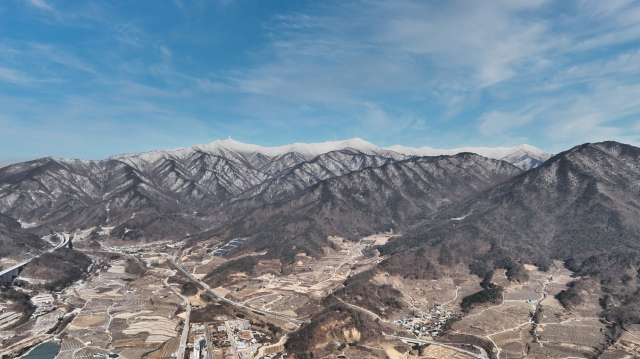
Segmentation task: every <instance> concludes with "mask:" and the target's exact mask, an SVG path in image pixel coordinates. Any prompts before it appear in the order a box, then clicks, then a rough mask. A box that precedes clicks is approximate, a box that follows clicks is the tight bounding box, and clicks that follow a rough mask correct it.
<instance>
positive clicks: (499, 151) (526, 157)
mask: <svg viewBox="0 0 640 359" xmlns="http://www.w3.org/2000/svg"><path fill="white" fill-rule="evenodd" d="M384 149H386V150H390V151H395V152H398V153H402V154H405V155H409V156H443V155H449V156H450V155H455V154H458V153H462V152H471V153H475V154H478V155H480V156H484V157H487V158H492V159H496V160H503V161H506V162H509V163H511V164H513V165H514V166H516V167H519V168H521V169H523V170H528V169H531V168H534V167H537V166H538V165H540V164H541V163H543V162H544V161H546V160H548V159H549V158H551V157H552V156H553V155H554V154H553V153H549V152H545V151H543V150H541V149H539V148H536V147H533V146H529V145H526V144H525V145H520V146H516V147H495V148H489V147H461V148H454V149H451V150H440V149H435V148H431V147H420V148H413V147H406V146H402V145H395V146H391V147H385V148H384Z"/></svg>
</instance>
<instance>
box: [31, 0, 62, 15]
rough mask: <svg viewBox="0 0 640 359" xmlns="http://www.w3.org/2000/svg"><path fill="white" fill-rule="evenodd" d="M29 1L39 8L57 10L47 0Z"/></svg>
mask: <svg viewBox="0 0 640 359" xmlns="http://www.w3.org/2000/svg"><path fill="white" fill-rule="evenodd" d="M28 2H29V3H30V4H31V5H32V6H35V7H37V8H38V9H43V10H49V11H53V12H56V9H54V8H53V6H51V5H49V3H47V2H46V1H45V0H28Z"/></svg>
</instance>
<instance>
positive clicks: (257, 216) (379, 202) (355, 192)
mask: <svg viewBox="0 0 640 359" xmlns="http://www.w3.org/2000/svg"><path fill="white" fill-rule="evenodd" d="M521 172H522V171H521V170H520V169H518V168H517V167H515V166H513V165H511V164H509V163H507V162H504V161H497V160H493V159H489V158H486V157H482V156H478V155H475V154H471V153H462V154H458V155H455V156H438V157H421V158H415V159H409V160H405V161H401V162H396V163H389V164H386V165H383V166H380V167H375V168H365V169H362V170H359V171H354V172H351V173H349V174H346V175H344V176H339V177H334V178H330V179H327V180H324V181H321V182H319V183H317V184H315V185H313V186H311V187H310V188H308V189H306V190H304V191H303V192H301V193H299V194H297V195H295V196H293V197H290V198H289V199H286V200H282V201H278V202H275V203H273V204H268V205H265V206H262V207H260V208H258V209H255V210H253V211H251V212H249V213H248V214H247V215H245V216H242V217H240V218H239V219H238V220H236V221H234V222H231V223H229V224H227V225H226V226H225V227H224V228H222V229H217V230H215V231H213V232H211V233H204V234H202V235H200V236H199V237H200V238H204V237H207V236H209V237H210V236H211V235H214V233H215V234H216V235H220V234H223V233H225V232H226V234H227V235H228V236H231V237H236V236H247V237H253V238H254V241H253V242H252V244H251V246H253V247H252V250H255V251H262V250H265V249H267V250H271V251H273V252H272V253H271V254H270V255H271V256H275V257H277V258H284V257H291V258H292V256H293V255H294V254H295V253H296V252H306V253H308V254H309V255H319V254H321V253H322V249H321V246H324V245H326V238H327V236H328V235H337V236H344V237H354V238H357V237H360V236H364V235H368V234H371V233H375V232H376V231H388V230H389V229H393V228H396V229H397V228H401V227H406V226H408V225H410V224H412V223H416V222H419V221H421V220H424V219H425V218H427V217H428V216H430V215H431V214H433V213H435V212H436V211H438V210H439V209H441V208H443V207H446V206H448V205H450V204H452V203H455V202H458V201H460V200H463V199H466V198H469V197H471V196H473V195H474V194H477V193H479V192H481V191H483V190H485V189H487V188H490V187H493V186H494V185H496V184H498V183H502V182H504V181H506V180H507V179H509V178H511V177H513V176H515V175H517V174H519V173H521ZM294 247H295V248H294ZM292 248H294V249H295V250H292V251H289V249H292Z"/></svg>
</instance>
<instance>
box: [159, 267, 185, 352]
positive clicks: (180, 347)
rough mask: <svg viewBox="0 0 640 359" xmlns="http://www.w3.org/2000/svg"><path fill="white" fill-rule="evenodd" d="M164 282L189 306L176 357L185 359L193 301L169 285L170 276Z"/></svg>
mask: <svg viewBox="0 0 640 359" xmlns="http://www.w3.org/2000/svg"><path fill="white" fill-rule="evenodd" d="M164 284H165V285H166V286H167V287H169V288H170V289H171V290H172V291H173V292H174V293H176V294H177V295H178V296H180V298H182V300H183V301H184V302H185V305H186V306H187V315H186V316H185V317H184V328H182V336H181V337H180V346H179V347H178V354H177V355H176V359H184V352H185V350H187V339H188V338H189V330H190V329H191V328H190V325H189V317H190V316H191V303H190V302H189V300H188V299H187V297H185V296H184V295H182V293H180V292H178V291H177V290H176V289H175V288H173V287H172V286H171V285H169V277H167V278H165V279H164Z"/></svg>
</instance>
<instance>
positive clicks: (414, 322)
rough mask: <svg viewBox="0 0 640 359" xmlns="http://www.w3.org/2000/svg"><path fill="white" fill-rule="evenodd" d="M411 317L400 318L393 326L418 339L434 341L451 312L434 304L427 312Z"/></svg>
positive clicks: (420, 312)
mask: <svg viewBox="0 0 640 359" xmlns="http://www.w3.org/2000/svg"><path fill="white" fill-rule="evenodd" d="M413 314H414V315H413V316H411V317H406V318H405V317H401V318H400V319H397V320H396V321H395V322H394V324H395V325H396V326H399V327H401V328H402V329H405V330H407V331H408V332H411V333H413V334H414V335H415V336H416V337H417V338H419V339H435V338H437V337H438V334H439V333H440V331H442V329H443V327H444V326H445V325H446V324H447V320H448V319H449V318H451V315H452V314H453V311H451V310H444V309H442V308H441V307H440V305H438V304H436V305H434V306H433V308H431V309H430V310H429V311H427V312H423V311H418V312H416V313H413Z"/></svg>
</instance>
